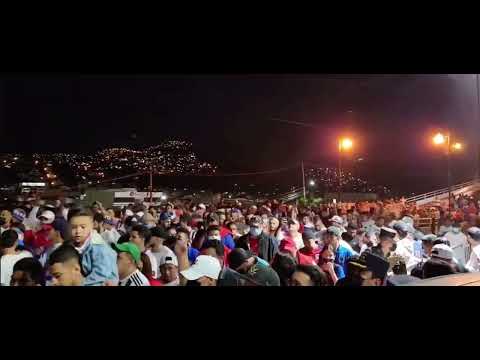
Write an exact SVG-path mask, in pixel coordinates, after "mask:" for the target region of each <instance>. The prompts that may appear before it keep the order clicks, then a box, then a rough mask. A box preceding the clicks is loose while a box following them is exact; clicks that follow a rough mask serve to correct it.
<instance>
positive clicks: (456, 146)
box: [452, 142, 463, 150]
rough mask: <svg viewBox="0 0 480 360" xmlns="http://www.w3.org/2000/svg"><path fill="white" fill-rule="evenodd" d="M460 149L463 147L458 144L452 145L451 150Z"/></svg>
mask: <svg viewBox="0 0 480 360" xmlns="http://www.w3.org/2000/svg"><path fill="white" fill-rule="evenodd" d="M462 147H463V146H462V144H461V143H459V142H457V143H455V144H453V145H452V149H453V150H462Z"/></svg>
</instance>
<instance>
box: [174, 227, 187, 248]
mask: <svg viewBox="0 0 480 360" xmlns="http://www.w3.org/2000/svg"><path fill="white" fill-rule="evenodd" d="M176 237H177V240H180V241H182V242H183V243H184V244H186V245H190V233H189V232H188V230H187V229H184V228H180V229H178V230H177V235H176Z"/></svg>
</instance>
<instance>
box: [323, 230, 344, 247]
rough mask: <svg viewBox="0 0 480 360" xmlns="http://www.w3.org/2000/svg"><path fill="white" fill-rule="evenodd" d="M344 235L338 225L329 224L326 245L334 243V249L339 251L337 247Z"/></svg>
mask: <svg viewBox="0 0 480 360" xmlns="http://www.w3.org/2000/svg"><path fill="white" fill-rule="evenodd" d="M341 237H342V231H341V230H340V228H338V227H337V226H333V225H332V226H329V227H328V229H327V232H326V233H325V237H324V243H325V245H332V248H333V250H334V251H337V248H338V246H339V244H340V239H341Z"/></svg>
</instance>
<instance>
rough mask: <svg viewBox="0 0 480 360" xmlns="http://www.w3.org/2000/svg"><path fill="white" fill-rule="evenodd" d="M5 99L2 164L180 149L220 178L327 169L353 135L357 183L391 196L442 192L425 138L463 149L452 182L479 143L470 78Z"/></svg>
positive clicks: (248, 84) (99, 87) (55, 88)
mask: <svg viewBox="0 0 480 360" xmlns="http://www.w3.org/2000/svg"><path fill="white" fill-rule="evenodd" d="M1 94H2V103H1V105H0V106H1V109H0V110H1V113H0V114H1V115H0V118H1V123H0V151H1V152H10V151H14V150H16V151H21V152H50V151H71V152H84V151H92V150H96V149H100V148H103V147H109V146H118V145H122V146H123V145H128V144H130V145H132V146H141V145H143V144H145V145H154V144H156V143H157V142H159V141H161V140H163V139H167V138H178V139H187V140H191V141H192V142H193V143H194V146H195V149H196V151H197V152H198V153H199V155H200V156H201V158H203V159H206V160H209V161H212V162H215V163H217V164H218V165H219V166H220V168H221V169H223V170H224V171H233V172H238V171H261V170H268V169H275V168H279V167H285V166H292V165H295V164H296V163H298V162H299V161H301V160H302V159H305V160H306V161H311V162H314V163H318V164H320V165H326V166H328V165H329V166H334V165H335V164H336V138H337V136H338V135H340V134H341V133H342V132H350V133H352V134H353V135H354V138H355V139H356V144H355V145H356V148H355V153H354V155H355V158H358V157H362V158H364V159H365V161H364V162H363V165H361V166H360V168H359V169H358V171H360V172H363V173H365V172H366V173H367V174H368V177H369V180H378V181H377V182H378V183H381V184H385V185H392V186H394V187H398V186H402V184H405V183H406V182H412V181H413V182H416V183H417V184H416V185H417V186H418V185H419V184H418V183H420V184H421V185H422V186H424V187H425V188H427V189H428V188H429V187H434V188H435V187H438V186H444V185H445V179H444V176H446V175H442V174H445V170H444V167H445V162H444V161H442V157H441V155H440V152H439V151H438V150H435V149H433V148H432V146H431V145H430V143H429V142H428V140H429V139H428V134H429V132H431V131H434V130H435V129H437V128H439V127H446V126H449V127H450V128H452V129H454V133H455V134H456V135H457V136H458V137H461V138H462V140H464V141H465V142H466V144H467V148H466V151H464V152H463V153H462V154H460V155H456V156H455V160H454V163H455V164H454V167H453V169H454V170H453V175H454V178H455V180H458V181H460V180H464V179H468V178H469V177H472V176H473V174H474V172H475V166H476V163H475V154H476V149H477V146H478V142H479V140H478V137H479V136H478V135H479V134H480V131H479V130H480V123H479V121H478V120H477V119H478V117H477V114H476V88H475V76H474V75H320V74H319V75H228V76H227V75H215V76H211V75H208V76H207V75H198V76H176V75H175V76H174V75H169V76H160V75H155V76H123V77H98V76H95V77H92V76H77V77H66V76H58V77H55V78H46V77H45V76H40V75H39V76H36V77H35V78H22V79H21V78H15V77H14V76H10V77H9V78H8V79H4V80H1ZM274 118H276V119H282V120H286V121H294V122H303V123H309V124H313V125H315V126H316V127H315V128H310V127H302V126H294V125H291V124H286V123H282V122H274V121H271V119H274ZM133 133H135V134H136V135H137V136H136V138H137V140H136V143H134V141H133V140H132V139H131V135H132V134H133Z"/></svg>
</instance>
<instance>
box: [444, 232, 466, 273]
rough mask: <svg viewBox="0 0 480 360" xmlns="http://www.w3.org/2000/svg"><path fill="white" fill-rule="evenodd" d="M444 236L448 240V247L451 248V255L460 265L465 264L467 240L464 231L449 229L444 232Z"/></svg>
mask: <svg viewBox="0 0 480 360" xmlns="http://www.w3.org/2000/svg"><path fill="white" fill-rule="evenodd" d="M445 238H446V239H447V240H448V241H449V242H450V247H451V248H452V250H453V256H454V257H455V258H456V259H457V260H458V262H460V263H461V264H462V265H465V263H466V262H467V254H468V241H467V237H466V236H465V234H464V233H462V232H459V233H454V232H453V231H449V232H447V233H446V234H445Z"/></svg>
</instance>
